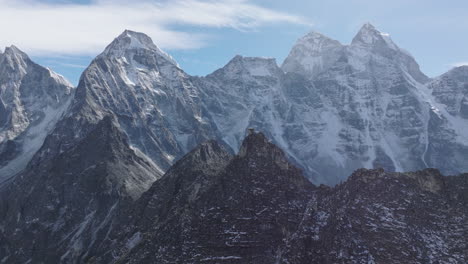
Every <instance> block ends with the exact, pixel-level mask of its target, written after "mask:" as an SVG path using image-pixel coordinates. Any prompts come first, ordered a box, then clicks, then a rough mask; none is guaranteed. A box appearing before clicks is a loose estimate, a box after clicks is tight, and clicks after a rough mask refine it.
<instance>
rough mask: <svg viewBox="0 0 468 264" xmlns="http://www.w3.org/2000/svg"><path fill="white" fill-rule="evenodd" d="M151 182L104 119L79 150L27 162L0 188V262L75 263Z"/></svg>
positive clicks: (151, 175)
mask: <svg viewBox="0 0 468 264" xmlns="http://www.w3.org/2000/svg"><path fill="white" fill-rule="evenodd" d="M46 144H47V143H46ZM159 176H160V174H159V171H158V170H157V169H156V168H155V167H154V166H152V164H151V163H149V162H148V161H146V160H144V159H143V158H141V157H139V156H138V155H136V153H135V152H134V151H133V150H132V149H131V148H130V146H129V144H128V140H127V138H126V136H125V134H123V133H122V131H121V129H120V128H119V127H118V125H117V124H116V122H115V120H112V118H111V117H105V118H104V119H103V120H102V121H100V122H98V124H97V125H96V126H95V127H94V128H93V129H92V130H91V131H90V132H89V134H88V135H87V136H86V137H85V138H83V139H82V140H81V141H80V142H79V144H77V145H76V146H74V147H71V148H69V149H68V150H66V151H64V152H62V153H61V154H59V155H58V156H55V157H54V158H51V159H50V160H48V159H45V160H43V161H42V162H38V163H36V162H34V161H33V162H31V163H30V164H29V165H28V168H27V170H26V172H24V173H20V174H19V175H18V176H17V177H15V178H14V179H13V181H12V183H10V184H9V185H7V186H6V187H3V188H2V189H0V198H1V202H0V212H1V213H0V223H1V225H0V226H1V230H2V232H1V233H2V235H1V236H0V245H1V246H0V253H1V254H0V255H1V256H4V258H3V259H2V261H3V262H5V263H26V262H32V263H80V262H82V260H83V259H84V258H85V257H86V256H87V255H88V254H90V252H92V251H93V250H94V248H95V247H97V246H98V245H99V244H100V243H101V242H102V240H103V239H104V238H105V237H106V234H107V233H108V232H109V231H110V230H111V229H112V224H113V221H114V218H115V217H116V214H118V212H119V208H120V207H121V206H124V205H125V204H127V203H131V202H132V201H133V200H136V199H137V198H139V197H140V195H141V194H142V193H143V192H144V191H146V190H147V189H148V188H149V186H150V185H151V183H152V182H153V181H154V180H156V179H157V178H158V177H159ZM2 236H3V237H2Z"/></svg>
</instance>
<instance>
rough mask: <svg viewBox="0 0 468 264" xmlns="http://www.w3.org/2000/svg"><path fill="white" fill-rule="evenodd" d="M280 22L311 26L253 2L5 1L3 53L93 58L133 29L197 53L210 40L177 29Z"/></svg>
mask: <svg viewBox="0 0 468 264" xmlns="http://www.w3.org/2000/svg"><path fill="white" fill-rule="evenodd" d="M279 22H281V23H291V24H299V25H310V22H309V21H308V20H307V19H305V18H303V17H300V16H296V15H291V14H287V13H282V12H278V11H275V10H271V9H268V8H265V7H261V6H259V5H256V4H254V3H252V2H251V1H248V0H220V1H214V0H210V1H202V0H175V1H174V0H171V1H164V2H161V1H159V2H155V1H147V0H135V1H132V2H131V3H128V2H123V1H109V0H98V1H92V2H91V3H89V4H70V3H61V4H57V3H55V4H53V3H50V2H49V3H45V2H40V1H38V0H21V1H14V0H0V25H3V26H2V27H0V35H1V36H2V38H1V39H0V47H1V46H9V45H11V44H15V45H17V46H19V47H20V48H21V49H23V50H25V51H26V52H29V53H31V54H34V55H54V54H55V55H92V54H95V53H97V52H99V51H101V50H102V49H103V48H104V47H105V45H106V44H108V43H109V42H110V41H112V39H113V38H115V37H116V36H117V35H118V34H120V33H121V32H122V31H123V30H124V29H132V30H137V31H141V32H145V33H147V34H148V35H150V36H151V37H152V38H153V39H155V41H156V42H157V44H158V46H160V47H161V48H164V49H196V48H200V47H203V46H205V45H207V40H208V39H209V37H210V36H209V35H208V34H201V33H195V34H194V33H189V32H187V31H183V30H180V29H178V30H175V29H173V28H174V27H175V26H179V28H183V26H196V27H201V28H232V29H236V30H241V31H249V30H253V29H255V28H257V27H260V26H264V25H267V24H271V23H279ZM180 26H182V27H180Z"/></svg>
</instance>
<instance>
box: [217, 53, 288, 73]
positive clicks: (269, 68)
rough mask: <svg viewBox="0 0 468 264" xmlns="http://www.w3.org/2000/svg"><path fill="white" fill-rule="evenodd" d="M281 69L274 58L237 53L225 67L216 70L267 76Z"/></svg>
mask: <svg viewBox="0 0 468 264" xmlns="http://www.w3.org/2000/svg"><path fill="white" fill-rule="evenodd" d="M278 71H279V67H278V64H277V63H276V59H274V58H264V57H244V56H241V55H236V56H235V57H234V58H232V59H231V60H230V61H229V62H228V63H227V64H226V65H225V66H224V67H223V68H221V69H220V70H218V71H216V72H218V73H220V72H222V73H224V74H227V75H238V74H249V75H251V76H257V77H259V76H260V77H265V76H272V75H275V74H276V73H277V72H278Z"/></svg>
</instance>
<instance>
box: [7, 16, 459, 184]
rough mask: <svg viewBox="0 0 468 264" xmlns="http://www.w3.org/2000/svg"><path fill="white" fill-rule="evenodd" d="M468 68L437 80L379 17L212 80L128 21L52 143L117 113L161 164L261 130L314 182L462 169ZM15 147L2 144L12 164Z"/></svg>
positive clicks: (87, 77) (67, 142)
mask: <svg viewBox="0 0 468 264" xmlns="http://www.w3.org/2000/svg"><path fill="white" fill-rule="evenodd" d="M467 76H468V75H467V71H466V67H461V68H458V69H454V70H453V71H451V72H449V73H447V74H444V75H443V76H441V77H439V78H436V79H434V80H429V78H427V77H426V76H425V75H424V74H423V73H422V72H421V71H420V70H419V66H418V64H417V63H416V61H415V60H414V58H413V57H411V55H409V54H408V53H407V52H406V51H404V50H402V49H400V48H399V47H398V46H397V45H396V44H395V43H393V41H392V40H391V39H390V37H389V35H388V34H386V33H382V32H380V31H378V30H377V29H375V28H374V27H373V26H372V25H370V24H366V25H364V26H363V27H362V28H361V30H360V31H359V32H358V34H357V35H356V36H355V37H354V39H353V40H352V42H351V44H349V45H343V44H341V43H339V42H338V41H336V40H332V39H330V38H328V37H326V36H323V35H321V34H319V33H315V32H312V33H309V34H308V35H306V36H305V37H303V38H301V39H299V40H298V42H297V43H296V45H295V46H294V47H293V48H292V50H291V52H290V54H289V56H288V57H287V58H286V60H285V62H284V63H283V65H282V66H281V67H278V65H277V64H276V62H275V60H274V59H268V58H252V57H242V56H236V57H235V58H233V59H232V60H231V61H230V62H229V63H228V64H227V65H226V66H224V67H223V68H221V69H219V70H217V71H215V72H214V73H212V74H209V75H208V76H205V77H192V76H189V75H188V74H186V73H185V72H184V71H183V70H182V69H180V67H179V66H178V65H177V63H176V62H175V61H174V60H173V59H172V58H171V57H170V56H169V55H167V54H166V53H164V52H163V51H161V50H160V49H159V48H158V47H157V46H156V45H155V44H154V43H153V42H152V40H151V39H150V38H149V37H148V36H146V35H144V34H142V33H137V32H133V31H128V30H127V31H125V32H124V33H122V34H121V35H120V36H119V37H117V38H116V39H115V40H114V41H113V42H112V43H111V44H110V45H109V46H108V47H107V48H106V49H105V50H104V52H103V53H102V54H100V55H99V56H98V57H97V58H96V59H95V60H94V61H93V62H92V63H91V65H90V66H89V67H88V68H87V69H86V70H85V72H84V73H83V75H82V77H81V79H80V83H79V85H78V87H77V89H76V95H75V97H74V99H73V102H72V104H71V107H70V110H69V111H67V118H66V119H67V120H68V121H64V122H62V123H63V124H66V125H60V126H57V130H56V131H55V133H54V134H55V136H53V137H51V138H50V140H49V142H51V144H55V146H53V147H52V146H49V149H46V148H44V150H47V151H48V155H49V156H53V155H56V154H58V153H59V152H60V151H63V150H64V149H66V148H67V146H73V145H74V144H75V143H76V142H77V141H79V139H82V138H83V137H84V136H86V135H87V133H88V130H89V129H91V128H92V127H93V125H94V124H96V123H97V122H99V120H101V119H102V118H103V117H104V116H106V115H112V116H113V117H115V119H116V121H117V122H118V124H119V126H120V127H121V129H122V130H123V132H124V133H125V134H126V135H127V136H128V138H129V143H130V145H131V147H132V148H133V149H135V151H137V153H138V154H139V155H140V156H144V157H145V158H146V159H148V160H149V161H151V162H153V163H154V166H156V167H158V168H159V169H160V171H161V173H163V172H164V171H166V170H167V169H168V168H169V167H170V166H171V165H172V164H174V162H175V161H176V160H178V159H180V158H181V157H182V156H183V155H184V154H185V153H187V152H188V151H189V150H190V149H192V148H194V147H195V146H196V145H197V144H199V143H201V142H204V141H206V140H209V139H216V140H218V141H219V142H221V143H222V144H224V145H226V146H227V147H229V149H230V151H231V152H233V150H237V149H239V147H240V144H241V142H242V139H243V137H244V135H245V131H246V130H247V128H249V127H252V128H255V129H257V130H258V131H262V132H263V133H265V135H266V136H267V137H268V138H271V139H272V141H273V142H274V143H275V144H277V145H278V146H280V147H281V148H282V149H284V150H285V152H286V154H287V156H288V158H289V159H290V160H291V161H292V162H293V163H294V164H296V165H297V166H299V167H300V168H301V169H303V171H304V172H305V174H306V175H307V176H308V178H309V179H310V180H311V181H312V182H314V183H316V184H321V183H324V184H328V185H334V184H337V183H339V182H340V181H342V180H344V179H345V178H346V177H347V176H348V175H350V174H351V173H352V172H353V171H354V170H356V169H358V168H378V167H382V168H385V169H386V170H388V171H412V170H418V169H423V168H428V167H433V168H438V169H440V170H441V171H442V172H443V173H444V174H458V173H461V172H463V171H467V170H468V165H467V164H468V162H466V161H467V160H466V157H467V156H468V155H467V154H468V138H467V136H466V135H467V134H468V133H466V132H467V131H468V121H467V119H466V116H467V114H466V113H465V112H468V111H466V109H465V108H466V107H465V105H466V103H467V102H468V101H467V100H468V99H466V98H465V97H466V96H465V92H466V91H465V90H466V89H465V88H466V85H467V83H468V82H467V81H466V80H467V79H466V78H468V77H467ZM465 101H467V102H465ZM1 109H5V101H3V103H0V110H1ZM467 109H468V108H467ZM2 112H4V111H2ZM4 119H5V117H4V115H3V116H0V121H1V122H4V121H2V120H4ZM60 127H63V128H64V130H61V129H60ZM70 128H73V129H70ZM54 142H62V143H61V144H57V143H54ZM16 148H17V146H16V143H15V142H13V141H5V143H4V144H2V145H1V146H0V150H2V153H3V154H1V155H2V157H4V158H3V159H4V160H6V163H8V160H9V159H11V156H14V155H16V154H15V151H14V149H16ZM37 148H38V147H37ZM29 153H34V152H29ZM43 154H44V153H42V154H41V153H39V156H42V155H43ZM30 155H31V156H32V154H30ZM22 156H24V155H22ZM29 159H30V158H29ZM29 159H28V160H29ZM4 163H5V162H4Z"/></svg>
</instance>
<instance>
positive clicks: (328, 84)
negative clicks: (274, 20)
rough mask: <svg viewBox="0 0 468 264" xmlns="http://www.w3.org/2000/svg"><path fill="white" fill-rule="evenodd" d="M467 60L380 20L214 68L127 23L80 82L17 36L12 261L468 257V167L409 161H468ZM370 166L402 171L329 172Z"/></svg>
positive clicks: (4, 187)
mask: <svg viewBox="0 0 468 264" xmlns="http://www.w3.org/2000/svg"><path fill="white" fill-rule="evenodd" d="M467 69H468V67H459V68H455V69H453V70H451V71H449V72H448V73H446V74H444V75H442V76H440V77H438V78H435V79H430V78H428V77H427V76H425V75H424V74H423V73H422V72H421V71H420V70H419V66H418V64H417V63H416V61H415V59H414V58H413V57H412V56H411V55H410V54H408V53H407V52H406V51H404V50H402V49H400V48H399V47H398V46H397V45H396V44H395V43H393V42H392V40H391V39H390V37H389V36H388V34H384V33H381V32H379V31H378V30H377V29H375V28H374V27H373V26H372V25H370V24H366V25H364V26H363V27H362V28H361V30H360V31H359V32H358V34H357V35H356V37H355V38H354V39H353V40H352V42H351V44H349V45H343V44H341V43H339V42H338V41H335V40H333V39H330V38H328V37H326V36H323V35H321V34H319V33H316V32H311V33H309V34H308V35H306V36H304V37H302V38H301V39H299V40H298V41H297V43H296V45H295V46H294V47H293V48H292V50H291V52H290V55H289V56H288V57H287V59H286V60H285V61H284V63H283V65H281V66H279V65H277V63H276V61H275V60H274V59H268V58H252V57H242V56H236V57H235V58H233V59H232V60H231V61H230V62H228V64H227V65H226V66H224V67H223V68H221V69H219V70H217V71H215V72H213V73H212V74H209V75H207V76H204V77H194V76H190V75H188V74H186V73H185V72H184V71H183V70H182V69H181V68H180V67H179V66H178V64H177V63H176V62H175V61H174V60H173V59H172V58H171V57H170V55H168V54H166V53H165V52H163V51H162V50H160V49H159V48H158V47H157V46H156V45H155V44H154V43H153V42H152V40H151V39H150V38H149V37H148V36H146V35H145V34H143V33H138V32H133V31H129V30H126V31H124V32H123V33H122V34H121V35H120V36H118V37H117V38H116V39H115V40H114V41H113V42H112V43H111V44H110V45H109V46H108V47H107V48H106V49H105V50H104V51H103V53H101V54H100V55H99V56H97V57H96V58H95V59H94V60H93V61H92V63H91V64H90V65H89V67H88V68H87V69H86V70H85V71H84V72H83V74H82V76H81V78H80V82H79V85H78V87H76V88H74V87H72V86H71V85H70V84H69V83H68V82H67V81H66V80H64V79H63V77H61V76H59V75H57V74H55V73H53V72H51V71H50V70H48V69H45V68H43V67H41V66H39V65H36V64H34V63H33V62H32V61H31V60H30V59H29V58H28V57H27V55H26V54H24V53H23V52H21V51H20V50H19V49H17V48H15V47H11V48H7V49H6V50H5V52H4V53H0V198H1V199H0V230H1V231H2V232H1V233H0V256H4V257H3V258H0V262H5V263H8V262H28V261H30V262H33V263H48V262H64V263H83V262H85V261H89V262H91V263H93V261H94V262H96V263H102V261H104V262H114V261H124V262H132V261H133V262H135V263H137V262H144V261H161V260H166V261H167V262H168V263H173V262H190V261H192V262H200V261H207V262H212V263H217V262H218V261H220V260H223V261H224V260H226V261H231V263H245V261H247V262H249V261H250V262H255V263H261V262H258V259H264V261H265V263H272V262H274V261H279V262H283V261H290V262H291V263H307V260H310V259H311V256H312V255H313V256H312V257H313V261H315V262H316V263H320V262H322V263H323V262H325V263H327V262H329V263H332V262H336V261H340V260H353V261H354V262H352V263H362V262H363V261H367V262H369V263H372V261H377V262H379V261H380V262H382V261H383V262H385V261H388V260H392V261H393V262H394V261H401V260H403V259H404V258H405V257H406V258H408V259H410V260H413V261H414V262H419V263H431V261H432V262H434V261H435V260H439V261H442V262H443V263H457V262H464V261H466V259H467V258H468V257H467V251H466V241H465V239H464V237H465V236H464V235H466V232H467V221H466V220H467V218H466V213H467V211H466V208H467V207H466V205H467V196H466V189H467V188H468V187H467V184H468V183H467V180H466V175H460V176H454V177H443V176H442V175H441V174H440V173H439V172H438V171H436V170H424V171H421V172H415V173H391V172H393V171H399V172H407V171H416V170H420V169H426V168H437V169H439V170H440V171H441V172H442V174H445V175H456V174H460V173H462V172H466V171H468V120H467V118H468V70H467ZM248 128H254V129H255V130H256V131H261V132H262V133H259V134H257V133H253V134H251V135H249V136H248V137H247V138H246V139H245V140H244V138H245V135H246V131H247V129H248ZM209 140H211V141H209ZM269 140H271V142H269ZM203 142H205V143H203ZM216 142H218V143H216ZM200 144H201V145H200ZM275 145H277V146H278V147H279V148H281V149H283V150H284V152H283V151H281V150H280V149H279V148H278V147H276V146H275ZM238 150H239V152H237V151H238ZM187 153H189V154H188V155H186V154H187ZM234 153H238V154H237V155H234ZM184 155H186V156H184ZM296 167H297V168H296ZM360 168H383V169H385V171H387V172H384V171H383V170H359V171H357V172H356V173H354V174H353V176H352V177H351V178H350V179H349V180H348V181H346V182H345V183H343V184H339V185H338V186H336V187H334V188H331V187H325V186H321V187H317V186H316V185H319V184H327V185H330V186H334V185H336V184H338V183H340V182H342V181H345V180H346V179H347V177H348V176H349V175H351V174H352V173H353V171H355V170H357V169H360ZM306 179H308V180H310V182H309V181H307V180H306ZM311 182H312V183H313V184H315V185H313V184H312V183H311ZM388 186H390V187H391V188H388V189H386V187H388ZM384 187H385V188H384ZM377 194H380V195H381V196H380V198H378V199H373V198H375V196H377ZM397 197H401V199H400V198H398V201H396V200H395V199H396V198H397ZM415 197H423V198H424V199H423V198H417V199H416V198H415ZM251 201H256V202H255V203H254V204H252V205H251V206H250V205H248V203H250V202H251ZM351 201H354V204H353V205H351V204H350V203H352V202H351ZM396 203H397V204H399V205H400V207H398V206H395V204H396ZM356 208H357V209H356ZM439 209H440V210H439ZM356 210H357V211H356ZM344 212H346V213H344ZM356 212H358V213H359V214H358V215H357V214H355V213H356ZM263 213H265V215H264V214H263ZM205 217H208V218H209V220H207V219H208V218H205ZM247 220H249V221H247ZM250 220H252V221H250ZM363 223H365V224H366V226H367V227H368V228H369V230H367V229H366V230H358V231H356V230H354V229H349V227H350V226H355V225H362V224H363ZM229 226H230V227H229ZM238 227H245V228H246V229H247V230H243V229H242V230H241V229H238ZM259 228H260V229H259ZM259 230H260V231H259ZM336 230H342V231H343V232H339V234H337V233H336ZM389 230H390V231H389ZM440 230H444V231H440ZM446 230H448V231H446ZM386 232H390V233H392V234H394V235H393V238H388V241H387V240H385V241H386V242H388V243H383V244H379V243H380V242H379V240H380V239H382V238H384V237H385V238H387V235H386V234H387V233H386ZM408 232H409V233H410V234H411V235H407V234H408ZM161 234H163V235H161ZM219 234H223V235H221V238H220V240H219V241H218V240H217V239H218V238H219V237H217V236H218V235H219ZM399 234H400V237H399ZM401 236H403V237H404V240H401V239H400V238H401ZM405 236H406V237H405ZM337 237H338V240H336V238H337ZM32 238H33V239H32ZM350 238H354V240H353V239H351V240H350ZM226 239H227V240H229V242H226V241H227V240H226ZM392 239H393V240H392ZM421 240H422V241H424V242H422V243H419V242H417V241H421ZM181 243H182V244H181ZM205 243H206V244H205ZM223 243H225V245H224V246H219V245H221V244H223ZM226 243H227V244H226ZM249 243H250V244H249ZM194 245H200V246H203V248H205V249H203V250H202V249H197V247H196V246H194ZM248 245H250V246H248ZM249 248H250V250H249ZM377 248H383V250H380V251H379V250H377ZM254 249H255V250H254ZM242 260H244V262H242ZM434 263H435V262H434Z"/></svg>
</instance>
